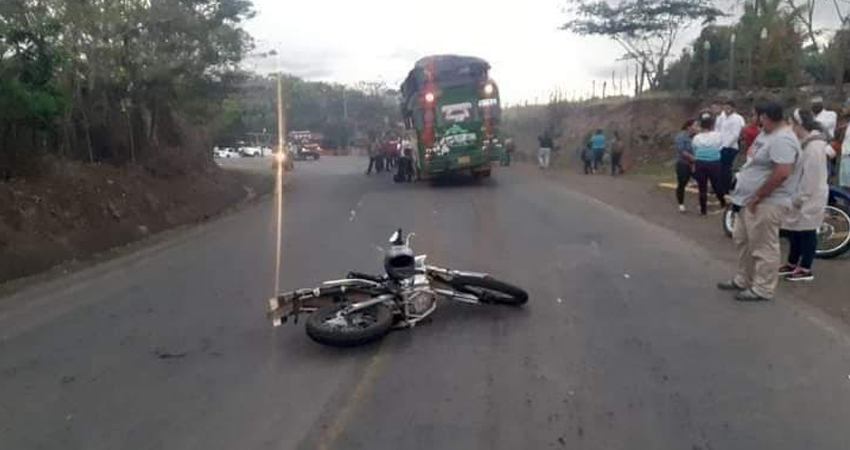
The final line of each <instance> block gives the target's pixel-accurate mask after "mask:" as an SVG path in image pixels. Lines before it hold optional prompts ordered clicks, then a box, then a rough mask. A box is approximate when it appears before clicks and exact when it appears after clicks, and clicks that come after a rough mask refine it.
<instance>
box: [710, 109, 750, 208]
mask: <svg viewBox="0 0 850 450" xmlns="http://www.w3.org/2000/svg"><path fill="white" fill-rule="evenodd" d="M723 113H724V114H725V115H726V117H725V118H724V119H723V121H722V122H721V123H720V124H719V125H718V126H717V130H718V131H720V134H721V135H722V136H723V148H722V149H721V150H720V180H721V182H722V183H723V193H724V194H728V193H729V190H730V189H731V188H732V166H733V165H734V164H735V157H736V156H738V140H739V139H740V138H741V130H743V129H744V126H745V125H746V122H745V121H744V118H743V117H741V115H740V114H738V112H737V111H736V110H735V102H734V101H732V100H727V101H726V102H724V103H723Z"/></svg>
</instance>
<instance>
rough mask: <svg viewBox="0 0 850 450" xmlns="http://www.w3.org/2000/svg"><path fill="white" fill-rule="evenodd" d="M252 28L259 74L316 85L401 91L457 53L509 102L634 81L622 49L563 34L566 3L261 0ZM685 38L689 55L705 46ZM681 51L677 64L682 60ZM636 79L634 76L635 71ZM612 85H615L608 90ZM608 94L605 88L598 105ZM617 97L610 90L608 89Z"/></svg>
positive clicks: (687, 34)
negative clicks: (485, 70)
mask: <svg viewBox="0 0 850 450" xmlns="http://www.w3.org/2000/svg"><path fill="white" fill-rule="evenodd" d="M254 4H255V9H256V12H257V15H256V17H255V18H254V19H252V20H251V21H249V22H248V23H247V24H246V29H247V31H248V32H249V33H251V35H252V36H253V37H254V38H255V40H256V44H257V48H258V51H265V50H270V49H275V50H277V51H278V52H279V54H280V57H279V58H266V59H259V58H252V59H249V61H248V63H247V66H248V68H250V69H254V70H257V71H260V72H269V71H274V70H277V69H278V68H281V69H282V70H283V71H284V72H287V73H292V74H294V75H297V76H300V77H302V78H304V79H307V80H313V81H330V82H338V83H344V84H354V83H356V82H358V81H384V82H386V83H387V84H388V85H389V86H391V87H398V85H399V84H400V83H401V82H402V81H403V80H404V78H405V77H406V76H407V72H408V71H409V70H410V69H411V68H412V66H413V64H414V63H415V62H416V60H418V59H419V58H421V57H423V56H427V55H431V54H440V53H456V54H464V55H472V56H478V57H482V58H484V59H486V60H487V61H489V62H490V65H491V66H492V70H491V72H490V74H491V77H492V78H493V79H494V80H495V81H496V82H497V83H498V84H499V88H500V91H501V95H502V100H503V102H506V103H508V104H510V103H519V102H524V101H529V102H535V101H538V102H541V103H543V102H546V101H547V100H548V97H549V95H550V93H551V92H553V91H555V90H558V89H560V91H561V92H562V95H564V96H566V97H568V98H572V97H574V96H576V97H577V96H579V95H584V96H587V95H588V94H590V92H591V90H592V85H593V81H594V80H597V82H598V83H599V84H600V85H601V83H602V81H603V80H611V74H612V71H614V72H616V77H617V78H618V81H617V82H618V83H619V78H620V77H621V76H623V75H625V74H626V70H627V69H626V64H625V63H623V62H618V59H619V58H620V57H621V56H622V55H623V51H622V50H621V49H620V47H619V46H618V45H617V44H616V43H614V42H613V41H611V40H608V39H606V38H602V37H581V36H576V35H573V34H571V33H568V32H566V31H560V30H558V27H559V26H560V25H562V24H563V23H564V22H566V21H567V20H568V16H567V14H566V12H564V5H565V4H566V1H565V0H523V1H507V0H428V1H424V2H399V1H398V0H395V1H393V0H358V1H350V0H254ZM698 32H699V29H698V27H694V28H693V29H690V30H684V33H683V36H682V38H681V39H680V42H679V44H680V48H681V46H683V45H685V44H686V43H687V42H688V41H690V40H691V39H693V38H694V37H696V36H697V34H698ZM678 50H679V49H676V50H674V54H678ZM630 70H631V71H632V72H631V73H634V72H633V71H634V69H633V68H630ZM608 82H609V84H610V81H608ZM600 91H601V86H598V87H597V91H596V92H597V95H598V94H599V93H600ZM608 92H609V93H610V92H611V91H610V87H609V91H608Z"/></svg>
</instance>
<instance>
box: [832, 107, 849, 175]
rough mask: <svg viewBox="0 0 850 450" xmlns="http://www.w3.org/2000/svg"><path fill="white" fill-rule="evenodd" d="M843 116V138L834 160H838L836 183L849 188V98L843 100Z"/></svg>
mask: <svg viewBox="0 0 850 450" xmlns="http://www.w3.org/2000/svg"><path fill="white" fill-rule="evenodd" d="M842 115H843V116H844V119H845V122H844V128H843V132H844V139H843V140H842V143H841V145H840V146H838V151H837V152H836V158H835V159H836V160H837V161H838V169H839V170H838V185H839V186H842V187H847V188H850V98H848V99H847V101H845V102H844V109H843V112H842Z"/></svg>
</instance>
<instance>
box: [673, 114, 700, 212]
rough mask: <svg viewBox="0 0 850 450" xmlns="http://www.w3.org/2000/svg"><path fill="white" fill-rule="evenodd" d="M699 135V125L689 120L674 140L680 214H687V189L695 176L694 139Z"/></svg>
mask: <svg viewBox="0 0 850 450" xmlns="http://www.w3.org/2000/svg"><path fill="white" fill-rule="evenodd" d="M696 133H697V123H696V120H694V119H689V120H687V121H685V123H684V124H682V128H681V130H679V134H677V135H676V137H675V138H674V139H673V150H674V151H675V153H676V181H677V184H676V201H677V202H679V212H686V211H687V208H685V188H686V187H687V186H688V182H690V181H691V177H692V176H693V175H694V163H695V162H696V157H695V156H694V148H693V145H692V139H693V137H694V135H695V134H696Z"/></svg>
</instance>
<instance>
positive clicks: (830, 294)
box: [517, 164, 850, 326]
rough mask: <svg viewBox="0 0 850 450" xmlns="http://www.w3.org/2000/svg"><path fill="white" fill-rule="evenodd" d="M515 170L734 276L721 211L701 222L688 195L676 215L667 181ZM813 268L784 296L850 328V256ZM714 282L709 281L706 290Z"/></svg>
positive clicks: (715, 209)
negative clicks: (637, 224)
mask: <svg viewBox="0 0 850 450" xmlns="http://www.w3.org/2000/svg"><path fill="white" fill-rule="evenodd" d="M517 168H518V169H520V170H523V171H526V172H528V175H530V176H545V177H546V178H547V179H549V180H550V181H553V182H556V183H558V184H560V185H562V186H564V187H565V188H567V189H569V190H572V191H575V192H579V193H581V194H584V195H587V196H589V197H592V198H595V199H596V200H599V201H601V202H603V203H605V204H607V205H609V206H611V207H614V208H616V209H619V210H622V211H624V212H627V213H629V214H633V215H636V216H639V217H641V218H642V219H644V220H646V221H648V222H650V223H654V224H656V225H660V226H662V227H664V228H665V229H668V230H670V232H671V233H676V234H678V235H680V236H682V237H684V238H686V239H687V240H689V241H691V242H693V243H694V245H697V246H699V247H701V248H702V249H703V250H704V251H706V252H708V253H709V254H710V255H711V256H712V257H714V258H716V259H718V260H720V261H723V262H725V263H728V264H729V267H730V271H731V270H732V268H733V267H734V264H735V259H736V256H735V251H734V247H733V245H732V241H731V240H730V239H729V238H728V237H726V235H725V234H724V233H723V231H722V229H721V215H720V212H721V210H720V208H719V206H717V205H713V206H710V207H709V214H708V216H706V217H701V216H700V215H699V214H698V211H699V208H698V206H697V196H696V194H695V193H693V192H688V193H687V194H686V200H685V203H686V206H687V208H688V212H687V213H685V214H682V213H680V212H678V210H677V209H676V201H675V196H674V191H673V190H672V189H670V188H669V186H668V183H669V180H667V179H665V178H664V177H663V176H658V174H654V175H653V176H644V175H625V176H618V177H612V176H610V175H602V174H598V175H583V174H579V173H574V172H571V171H569V170H552V171H548V172H546V173H540V170H539V169H538V168H536V167H534V166H532V165H526V164H518V165H517ZM670 170H671V171H672V169H670ZM662 184H664V186H662ZM814 269H815V271H816V273H817V279H816V280H815V281H814V282H812V283H803V284H795V285H792V284H790V283H786V282H782V283H781V285H780V289H779V290H780V295H782V296H787V297H789V298H793V299H794V300H795V301H798V302H802V303H804V304H808V305H812V306H814V307H816V308H818V309H820V310H822V311H823V312H825V313H826V314H827V315H829V316H831V317H834V318H836V319H838V320H840V321H842V322H843V323H844V324H846V325H848V326H850V301H848V300H847V295H846V288H844V287H843V285H842V284H841V280H843V279H844V277H843V276H842V275H843V274H845V273H847V271H848V269H850V255H845V256H843V257H841V258H838V259H835V260H816V261H815V266H814ZM712 281H714V280H707V283H708V285H711V284H712V283H711V282H712Z"/></svg>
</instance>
